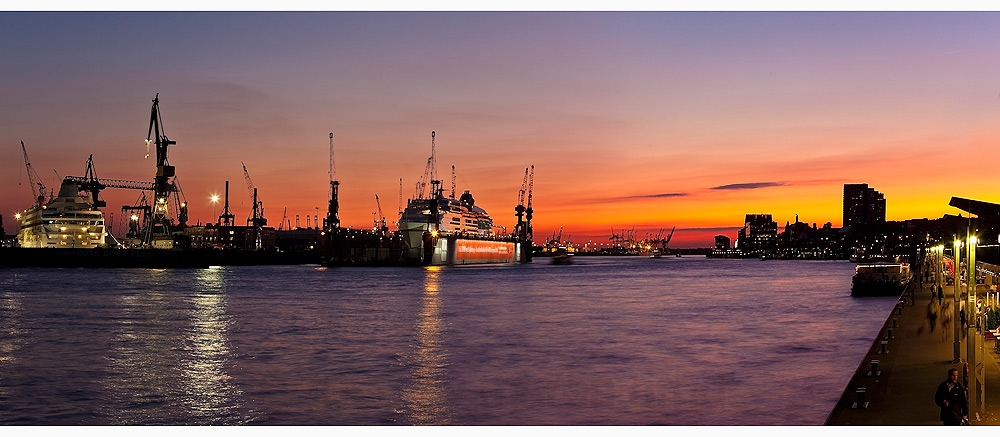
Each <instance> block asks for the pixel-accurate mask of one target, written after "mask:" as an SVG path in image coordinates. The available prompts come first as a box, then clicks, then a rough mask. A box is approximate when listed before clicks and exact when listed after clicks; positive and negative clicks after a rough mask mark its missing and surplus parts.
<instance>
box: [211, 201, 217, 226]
mask: <svg viewBox="0 0 1000 437" xmlns="http://www.w3.org/2000/svg"><path fill="white" fill-rule="evenodd" d="M211 200H212V216H214V217H215V218H216V219H215V224H216V225H218V224H219V219H218V217H219V214H218V212H219V195H218V194H213V195H212V199H211Z"/></svg>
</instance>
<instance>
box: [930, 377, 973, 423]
mask: <svg viewBox="0 0 1000 437" xmlns="http://www.w3.org/2000/svg"><path fill="white" fill-rule="evenodd" d="M934 403H935V404H937V406H939V407H941V421H942V422H944V424H945V425H961V424H962V421H963V420H968V415H969V401H968V399H967V398H966V397H965V387H962V384H959V383H958V369H955V368H951V369H948V379H946V380H944V381H942V382H941V384H939V385H938V388H937V392H936V393H934Z"/></svg>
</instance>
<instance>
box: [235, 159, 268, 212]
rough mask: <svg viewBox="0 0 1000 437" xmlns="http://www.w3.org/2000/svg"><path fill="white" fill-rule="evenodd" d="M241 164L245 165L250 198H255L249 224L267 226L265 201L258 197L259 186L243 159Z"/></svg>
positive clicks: (244, 177)
mask: <svg viewBox="0 0 1000 437" xmlns="http://www.w3.org/2000/svg"><path fill="white" fill-rule="evenodd" d="M240 164H242V165H243V179H244V180H245V181H246V184H247V192H248V194H249V195H250V198H251V199H253V208H252V209H251V210H250V217H248V218H247V226H253V227H255V228H262V227H264V226H267V219H266V218H264V202H262V201H260V200H258V198H257V187H256V186H254V184H253V180H252V179H250V172H248V171H247V165H246V164H244V163H243V161H240Z"/></svg>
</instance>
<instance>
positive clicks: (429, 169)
mask: <svg viewBox="0 0 1000 437" xmlns="http://www.w3.org/2000/svg"><path fill="white" fill-rule="evenodd" d="M436 135H437V133H436V132H435V131H431V157H430V158H427V165H426V166H425V167H424V174H423V176H421V177H420V181H418V182H417V190H416V191H417V192H416V193H415V195H414V198H416V199H434V198H437V197H438V195H439V194H440V193H439V191H440V185H441V181H439V180H438V179H437V157H436V155H435V150H434V149H435V145H434V137H435V136H436ZM427 184H430V185H431V190H430V192H427Z"/></svg>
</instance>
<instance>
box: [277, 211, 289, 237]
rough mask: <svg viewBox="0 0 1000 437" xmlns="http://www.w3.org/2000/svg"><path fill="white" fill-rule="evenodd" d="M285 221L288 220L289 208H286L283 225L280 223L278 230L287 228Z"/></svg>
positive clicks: (283, 213) (282, 219)
mask: <svg viewBox="0 0 1000 437" xmlns="http://www.w3.org/2000/svg"><path fill="white" fill-rule="evenodd" d="M285 220H288V207H287V206H286V207H285V211H284V212H282V213H281V223H278V230H279V231H280V230H283V229H284V228H285Z"/></svg>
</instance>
